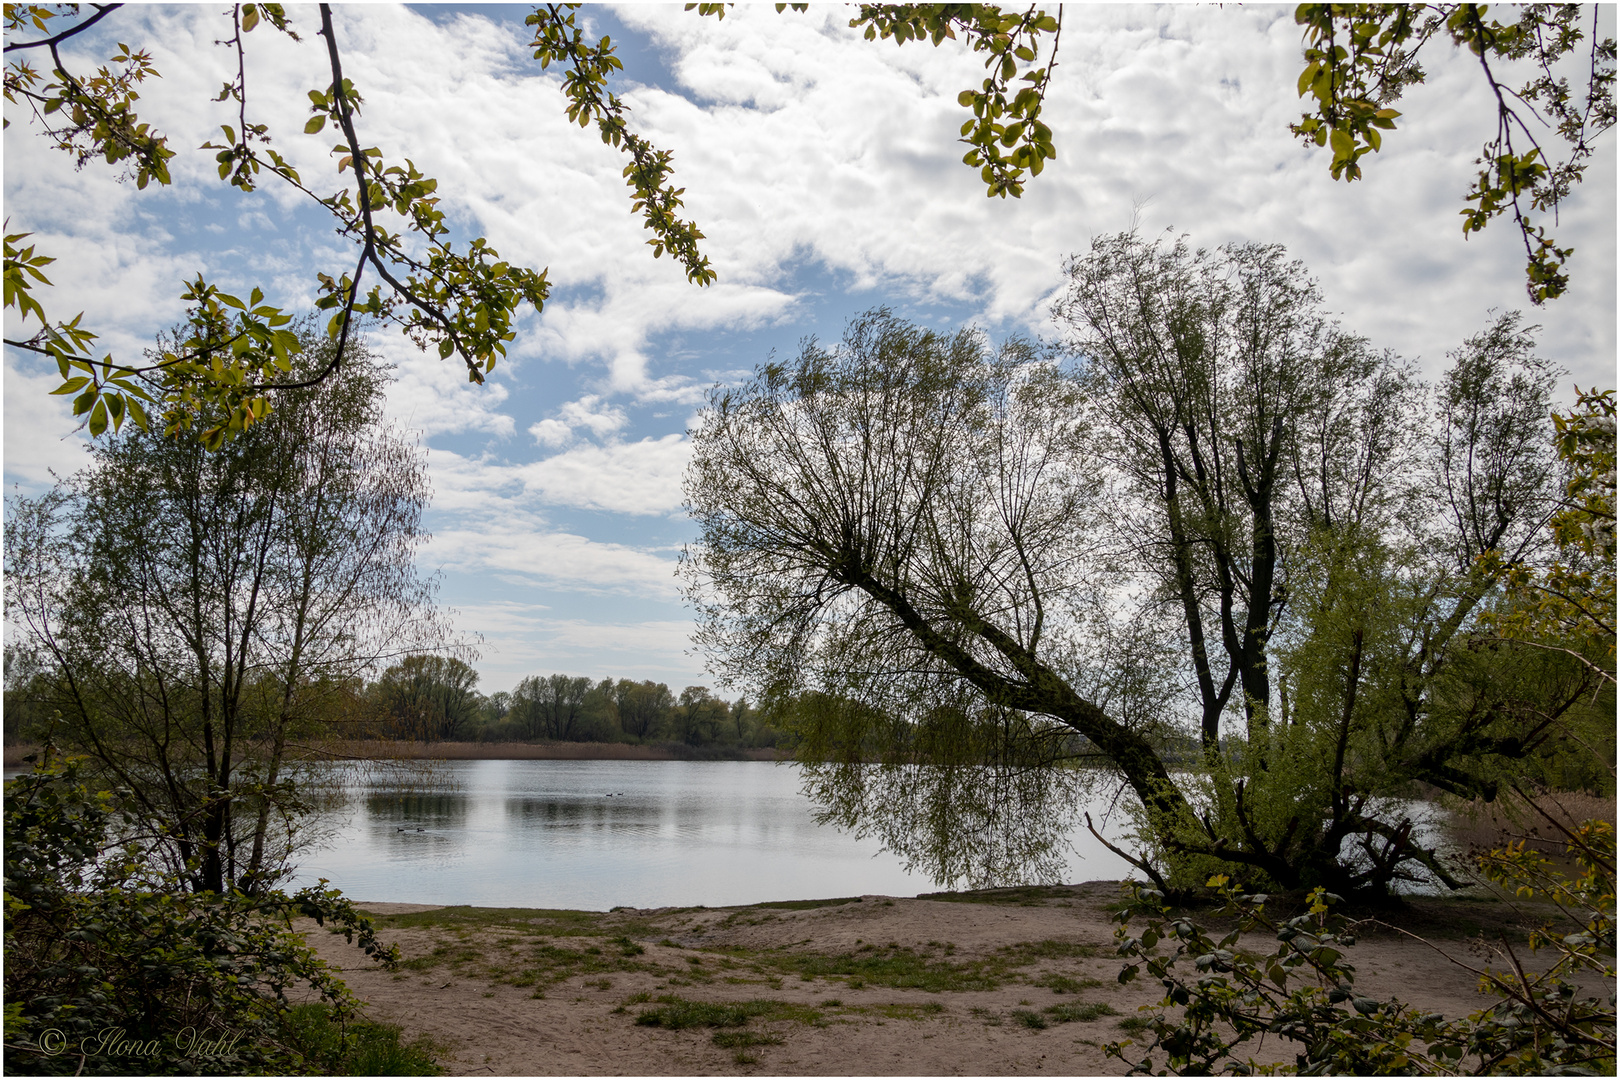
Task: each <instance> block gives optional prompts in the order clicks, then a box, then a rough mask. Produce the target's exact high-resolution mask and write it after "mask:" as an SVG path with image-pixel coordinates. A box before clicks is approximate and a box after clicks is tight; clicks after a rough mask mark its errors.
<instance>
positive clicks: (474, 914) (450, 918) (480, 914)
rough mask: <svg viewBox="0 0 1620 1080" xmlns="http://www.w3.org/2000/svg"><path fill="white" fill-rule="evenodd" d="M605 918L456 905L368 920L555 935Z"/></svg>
mask: <svg viewBox="0 0 1620 1080" xmlns="http://www.w3.org/2000/svg"><path fill="white" fill-rule="evenodd" d="M604 918H606V916H605V915H604V914H603V913H602V912H600V911H568V910H563V909H552V908H486V907H468V906H466V905H458V906H455V907H443V908H438V909H436V910H433V911H412V912H409V913H407V914H402V915H373V916H372V917H371V921H372V922H374V923H375V924H376V925H377V926H378V927H387V928H390V929H405V928H408V927H443V928H445V929H451V930H462V929H467V930H470V929H477V928H481V927H486V926H509V927H513V928H515V929H541V930H543V932H545V933H555V932H557V930H558V929H559V928H561V929H563V930H564V932H566V931H567V930H573V931H575V932H578V933H590V932H592V931H593V930H595V929H596V927H597V925H598V924H599V923H601V921H602V920H603V919H604Z"/></svg>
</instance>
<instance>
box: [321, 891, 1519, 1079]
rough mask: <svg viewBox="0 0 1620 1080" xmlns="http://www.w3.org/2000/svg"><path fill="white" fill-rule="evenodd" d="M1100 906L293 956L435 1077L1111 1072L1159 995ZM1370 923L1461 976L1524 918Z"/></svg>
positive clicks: (1432, 992)
mask: <svg viewBox="0 0 1620 1080" xmlns="http://www.w3.org/2000/svg"><path fill="white" fill-rule="evenodd" d="M1119 898H1120V892H1119V886H1118V884H1117V883H1116V882H1090V883H1086V884H1081V885H1073V886H1051V887H1041V888H1030V889H1002V890H989V891H984V892H978V893H960V894H934V895H931V896H921V897H914V898H907V897H880V896H863V897H859V898H849V899H846V900H839V901H798V902H791V901H790V902H783V903H777V904H762V905H755V906H752V907H739V908H661V909H656V910H636V909H627V908H621V909H617V910H615V911H612V912H606V913H603V912H582V911H545V910H538V909H520V908H514V909H493V908H456V907H435V906H431V905H421V904H399V903H367V904H364V905H363V906H364V907H365V908H366V909H367V910H368V911H370V912H372V913H373V914H374V915H375V917H376V920H377V923H378V925H379V927H380V929H381V931H382V935H381V936H382V937H383V938H384V940H386V941H390V942H394V943H396V944H398V945H399V947H400V950H401V952H402V954H403V955H404V957H405V964H404V966H403V967H402V968H401V969H400V970H399V971H397V972H392V973H390V972H386V971H383V970H380V969H378V968H376V967H375V966H373V965H371V964H370V963H369V962H367V961H366V960H365V959H364V957H363V956H362V955H361V954H360V953H359V951H358V950H356V949H354V948H352V947H351V946H347V945H345V944H344V943H343V941H342V939H341V938H335V937H333V936H331V935H330V934H327V933H322V932H318V931H317V932H312V933H311V934H310V940H312V941H313V942H315V943H316V945H317V947H318V949H319V950H320V951H321V953H322V954H323V955H324V956H325V957H326V958H327V959H328V960H329V961H331V962H333V963H334V964H336V965H338V966H339V967H341V968H342V969H343V975H344V978H345V979H346V980H347V981H348V983H349V985H350V987H351V989H353V990H354V991H355V993H356V994H357V995H358V996H359V997H360V998H362V999H363V1000H365V1001H366V1002H368V1003H369V1005H368V1010H367V1013H368V1015H369V1016H371V1017H372V1018H373V1019H378V1020H384V1021H388V1022H391V1023H397V1024H400V1025H402V1026H403V1028H404V1031H405V1036H406V1038H408V1039H409V1038H415V1037H419V1036H427V1037H428V1038H430V1039H431V1040H432V1041H433V1042H434V1044H435V1045H436V1055H437V1057H438V1058H439V1060H440V1062H441V1063H442V1064H443V1065H444V1066H445V1068H446V1069H447V1070H448V1071H449V1072H450V1073H451V1074H453V1075H466V1076H477V1075H484V1076H489V1075H531V1074H532V1075H773V1074H789V1075H859V1074H877V1075H1079V1076H1085V1075H1119V1074H1123V1073H1124V1072H1125V1068H1124V1065H1123V1064H1122V1063H1121V1062H1120V1061H1119V1060H1117V1059H1114V1058H1110V1057H1109V1056H1108V1055H1107V1054H1106V1053H1105V1052H1104V1050H1103V1046H1104V1045H1105V1044H1107V1043H1109V1042H1117V1041H1120V1040H1123V1039H1128V1038H1130V1037H1131V1034H1132V1028H1133V1026H1134V1025H1135V1024H1138V1023H1140V1021H1139V1018H1138V1008H1139V1007H1140V1006H1143V1005H1146V1004H1149V1003H1150V1002H1152V1001H1153V1000H1155V999H1156V997H1157V994H1156V993H1155V991H1156V990H1157V989H1158V987H1157V985H1156V984H1149V983H1145V982H1143V981H1141V980H1139V981H1137V982H1135V983H1132V984H1130V985H1128V986H1121V985H1120V984H1119V983H1118V981H1117V978H1116V977H1117V975H1118V973H1119V970H1120V963H1121V962H1120V960H1119V959H1118V958H1117V957H1116V956H1115V955H1114V951H1113V950H1114V946H1113V930H1114V925H1115V924H1114V923H1113V921H1112V912H1111V910H1110V908H1111V905H1114V904H1116V903H1117V902H1118V900H1119ZM1389 917H1390V918H1391V919H1392V920H1394V921H1397V922H1399V924H1400V925H1402V926H1404V927H1406V928H1407V929H1410V930H1412V931H1414V932H1417V933H1421V934H1423V935H1425V936H1426V937H1428V938H1430V939H1431V940H1433V941H1434V942H1435V943H1436V944H1437V945H1439V946H1441V947H1442V948H1443V949H1444V950H1446V951H1447V952H1449V953H1451V954H1452V955H1453V956H1456V957H1458V958H1460V959H1463V960H1465V961H1468V962H1470V963H1474V964H1476V965H1477V964H1478V963H1479V962H1480V961H1479V957H1478V956H1477V955H1474V956H1471V955H1470V943H1471V941H1474V942H1477V940H1478V939H1479V936H1480V935H1481V934H1484V935H1487V936H1489V937H1492V938H1494V937H1496V936H1497V935H1499V934H1501V933H1504V932H1506V933H1507V934H1508V935H1509V937H1510V939H1512V938H1517V939H1518V940H1520V941H1522V931H1521V930H1520V929H1519V927H1520V924H1521V922H1522V915H1520V914H1516V913H1515V909H1513V908H1512V907H1511V906H1510V905H1509V904H1507V903H1504V902H1502V901H1500V900H1497V899H1492V898H1474V899H1459V898H1446V899H1418V900H1414V901H1413V902H1412V903H1411V904H1410V905H1409V906H1408V907H1406V908H1405V909H1403V910H1401V911H1398V912H1394V913H1390V915H1389ZM310 929H311V930H312V931H313V930H314V928H313V926H312V927H310ZM1245 944H1246V945H1248V947H1250V948H1253V949H1254V950H1256V951H1268V949H1269V945H1268V943H1267V942H1266V941H1265V940H1264V939H1256V940H1254V941H1253V942H1246V943H1245ZM1352 959H1353V961H1354V962H1355V964H1356V966H1357V970H1358V972H1359V980H1358V986H1359V987H1360V989H1361V991H1362V992H1363V993H1364V994H1367V995H1368V996H1372V997H1377V998H1388V997H1390V996H1396V997H1399V998H1401V999H1402V1000H1404V1001H1407V1002H1409V1003H1411V1004H1414V1005H1421V1006H1422V1007H1424V1008H1425V1009H1429V1010H1434V1011H1438V1012H1442V1013H1445V1014H1446V1015H1448V1016H1459V1015H1463V1014H1466V1013H1469V1012H1472V1011H1474V1010H1477V1009H1479V1008H1481V1007H1483V1006H1484V1005H1485V1004H1486V1003H1487V1002H1486V999H1484V998H1483V997H1481V996H1480V995H1479V994H1478V993H1477V992H1476V989H1475V983H1476V979H1475V977H1474V976H1473V975H1471V974H1470V973H1469V972H1467V971H1466V970H1464V969H1463V968H1461V967H1458V966H1455V965H1453V964H1451V963H1449V962H1447V960H1446V959H1445V958H1444V957H1443V956H1442V955H1440V954H1439V953H1437V952H1435V951H1432V950H1429V949H1426V948H1423V947H1422V946H1414V945H1413V944H1412V943H1411V942H1410V941H1409V940H1408V939H1405V938H1402V937H1400V936H1399V935H1397V934H1394V933H1392V932H1390V931H1378V930H1372V931H1371V932H1366V933H1363V934H1362V936H1361V940H1360V943H1359V944H1358V945H1357V946H1356V947H1355V949H1354V956H1353V957H1352ZM1255 1053H1256V1055H1257V1056H1260V1057H1264V1058H1271V1059H1274V1060H1275V1059H1277V1058H1280V1057H1283V1056H1285V1055H1291V1053H1292V1051H1291V1050H1288V1049H1287V1048H1284V1047H1279V1046H1278V1044H1277V1043H1275V1042H1274V1041H1272V1042H1268V1043H1267V1044H1266V1045H1264V1046H1261V1047H1257V1048H1256V1049H1255Z"/></svg>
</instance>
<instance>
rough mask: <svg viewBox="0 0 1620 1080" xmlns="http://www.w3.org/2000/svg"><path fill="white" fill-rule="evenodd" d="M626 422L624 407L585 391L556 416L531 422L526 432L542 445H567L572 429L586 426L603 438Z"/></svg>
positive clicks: (592, 432) (570, 438)
mask: <svg viewBox="0 0 1620 1080" xmlns="http://www.w3.org/2000/svg"><path fill="white" fill-rule="evenodd" d="M628 421H629V417H627V416H626V415H625V414H624V410H623V409H621V408H619V407H618V406H615V405H608V406H603V405H602V399H601V397H600V396H598V395H596V394H587V395H585V396H584V397H582V398H580V399H579V400H578V401H570V402H569V403H568V404H566V405H564V406H563V407H562V408H561V409H558V410H557V415H556V416H555V417H553V418H550V419H547V420H541V421H539V422H537V423H535V424H532V425H530V427H529V434H531V435H533V436H534V439H535V441H536V442H538V443H539V444H541V445H542V446H566V445H567V444H568V443H569V442H570V441H571V440H572V439H573V436H574V429H575V428H581V427H583V428H588V429H589V430H590V433H591V434H592V435H594V436H596V437H597V438H598V439H605V438H607V437H608V436H610V435H612V434H613V433H614V432H616V431H618V430H619V429H620V428H622V427H624V425H625V424H626V423H627V422H628Z"/></svg>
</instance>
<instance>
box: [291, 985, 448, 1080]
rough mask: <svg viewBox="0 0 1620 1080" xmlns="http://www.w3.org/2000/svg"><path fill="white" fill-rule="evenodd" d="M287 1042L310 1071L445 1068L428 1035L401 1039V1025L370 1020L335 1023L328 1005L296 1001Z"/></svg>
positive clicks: (433, 1072) (419, 1072)
mask: <svg viewBox="0 0 1620 1080" xmlns="http://www.w3.org/2000/svg"><path fill="white" fill-rule="evenodd" d="M284 1025H285V1026H284V1029H283V1030H284V1033H285V1035H286V1038H287V1041H288V1043H289V1044H291V1045H292V1046H293V1047H294V1048H295V1049H296V1050H297V1051H298V1052H299V1053H301V1054H302V1055H304V1057H305V1059H306V1062H307V1063H308V1064H309V1065H311V1066H313V1068H312V1069H311V1071H315V1072H325V1073H331V1074H333V1075H338V1076H439V1075H441V1074H442V1073H443V1072H444V1070H443V1069H442V1068H440V1067H439V1064H438V1062H436V1061H434V1060H433V1052H434V1050H435V1049H437V1048H436V1046H435V1045H434V1043H433V1041H432V1040H431V1039H428V1038H426V1037H420V1038H417V1039H413V1040H412V1041H410V1042H408V1043H407V1042H403V1041H401V1039H400V1031H401V1029H400V1027H399V1025H397V1024H378V1023H373V1022H371V1021H369V1020H356V1021H351V1022H350V1023H349V1024H348V1025H346V1026H339V1025H338V1024H335V1023H333V1022H332V1018H331V1013H330V1012H329V1010H328V1009H327V1007H326V1006H325V1005H322V1004H319V1003H314V1004H309V1005H295V1006H293V1007H292V1008H291V1009H289V1010H288V1011H287V1015H286V1019H285V1021H284Z"/></svg>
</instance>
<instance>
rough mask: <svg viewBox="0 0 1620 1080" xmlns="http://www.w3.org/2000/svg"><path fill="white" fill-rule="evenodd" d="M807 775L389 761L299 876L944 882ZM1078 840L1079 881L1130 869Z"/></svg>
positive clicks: (355, 883)
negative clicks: (404, 769)
mask: <svg viewBox="0 0 1620 1080" xmlns="http://www.w3.org/2000/svg"><path fill="white" fill-rule="evenodd" d="M799 783H800V781H799V773H798V768H797V766H795V765H791V764H783V765H778V764H774V763H771V762H761V761H439V762H434V763H433V766H432V769H431V772H430V773H429V774H428V775H427V776H426V777H425V778H422V779H419V780H413V781H412V782H410V783H408V784H404V783H402V782H401V780H400V779H399V778H397V777H392V776H390V775H389V774H388V771H387V770H379V771H377V772H376V773H374V774H372V775H369V776H362V777H360V778H358V779H354V780H351V781H348V782H347V783H346V784H345V788H346V791H347V796H348V798H347V807H346V808H345V809H343V810H340V811H338V812H337V814H336V817H335V818H334V820H333V825H332V828H333V830H334V831H333V832H332V834H331V835H330V836H329V837H328V838H327V839H326V841H325V842H324V843H323V844H322V845H321V846H320V847H319V848H318V849H316V850H313V851H306V852H305V853H304V855H303V857H302V859H301V860H300V866H299V869H298V873H297V875H296V877H295V878H294V879H293V882H292V884H293V885H295V886H296V885H306V884H313V883H314V882H315V880H316V879H317V878H322V877H324V878H328V879H329V880H330V881H331V883H332V884H333V885H334V886H336V887H338V888H340V889H342V890H343V892H344V894H345V895H347V896H349V897H352V898H354V899H358V900H373V901H375V900H390V901H408V902H413V903H426V904H473V905H479V906H488V907H547V908H577V909H587V910H607V909H609V908H613V907H617V906H620V905H625V906H630V907H666V906H695V905H699V904H702V905H705V906H709V907H718V906H730V905H738V904H753V903H759V902H762V901H768V900H802V899H819V898H825V897H834V896H858V895H864V894H872V893H878V894H884V895H889V896H912V895H915V894H917V893H919V892H930V891H933V890H935V889H937V888H938V887H939V886H938V885H937V884H936V883H935V882H933V881H931V880H930V879H929V878H928V876H927V875H924V874H909V873H907V872H906V870H905V867H904V866H903V865H902V864H901V861H900V860H899V858H897V857H896V856H894V855H891V854H888V853H886V852H883V851H882V850H881V849H880V845H879V844H878V843H877V841H875V840H860V839H856V838H855V837H853V836H851V835H850V834H848V833H844V832H840V831H839V830H838V829H836V828H834V827H833V826H830V825H818V824H816V821H815V817H814V806H813V804H812V803H811V801H810V800H809V799H808V798H806V797H805V796H804V795H802V794H801V793H800V791H799ZM1106 809H1107V806H1106V800H1104V801H1103V802H1102V803H1100V804H1099V806H1098V807H1096V808H1094V809H1093V817H1100V816H1101V815H1102V813H1104V812H1105V811H1106ZM1111 824H1112V825H1113V826H1114V829H1115V830H1117V829H1118V828H1119V827H1120V826H1121V825H1122V824H1123V823H1122V822H1121V821H1120V820H1119V815H1117V814H1116V815H1115V818H1114V819H1113V820H1112V821H1111ZM1099 827H1101V826H1099ZM1071 842H1072V843H1073V845H1074V847H1075V849H1076V850H1075V853H1074V855H1073V856H1071V858H1070V859H1069V863H1068V872H1067V874H1066V875H1065V877H1066V879H1067V880H1069V881H1086V880H1093V879H1101V878H1121V877H1124V876H1126V874H1127V872H1128V870H1129V868H1128V866H1127V865H1126V864H1125V863H1124V862H1123V861H1122V860H1120V859H1119V858H1118V857H1117V856H1115V855H1113V854H1112V853H1111V852H1109V851H1108V850H1107V849H1106V848H1104V847H1102V845H1100V844H1098V843H1097V841H1096V839H1095V838H1094V837H1092V836H1091V834H1090V833H1088V832H1086V831H1085V829H1084V828H1081V829H1080V830H1078V834H1077V835H1074V836H1073V837H1072V838H1071Z"/></svg>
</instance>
